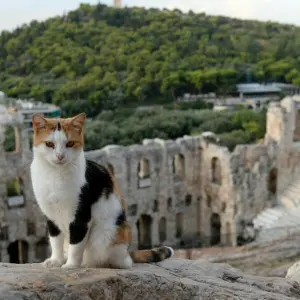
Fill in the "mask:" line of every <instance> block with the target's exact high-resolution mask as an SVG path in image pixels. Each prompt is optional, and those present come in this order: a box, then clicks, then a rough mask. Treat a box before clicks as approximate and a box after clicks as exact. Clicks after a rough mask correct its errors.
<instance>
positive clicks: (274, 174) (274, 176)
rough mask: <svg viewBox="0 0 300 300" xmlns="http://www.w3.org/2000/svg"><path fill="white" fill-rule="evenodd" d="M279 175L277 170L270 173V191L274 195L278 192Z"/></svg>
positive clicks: (274, 169)
mask: <svg viewBox="0 0 300 300" xmlns="http://www.w3.org/2000/svg"><path fill="white" fill-rule="evenodd" d="M277 175H278V170H277V168H273V169H272V170H271V171H270V172H269V178H268V190H269V192H271V193H272V194H276V192H277Z"/></svg>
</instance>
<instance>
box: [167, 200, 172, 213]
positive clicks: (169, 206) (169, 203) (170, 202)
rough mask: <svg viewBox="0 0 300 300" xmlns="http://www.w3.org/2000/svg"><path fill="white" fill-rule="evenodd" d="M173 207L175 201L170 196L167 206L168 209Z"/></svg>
mask: <svg viewBox="0 0 300 300" xmlns="http://www.w3.org/2000/svg"><path fill="white" fill-rule="evenodd" d="M172 207H173V201H172V198H171V197H170V198H168V203H167V208H168V210H170V209H172Z"/></svg>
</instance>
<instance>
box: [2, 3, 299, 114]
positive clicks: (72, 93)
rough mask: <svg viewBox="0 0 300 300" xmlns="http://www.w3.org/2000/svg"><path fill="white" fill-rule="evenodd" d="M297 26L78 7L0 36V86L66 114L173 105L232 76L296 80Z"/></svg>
mask: <svg viewBox="0 0 300 300" xmlns="http://www.w3.org/2000/svg"><path fill="white" fill-rule="evenodd" d="M299 49H300V28H298V27H296V26H291V25H281V24H277V23H270V22H266V23H264V22H256V21H243V20H238V19H232V18H227V17H216V16H214V17H212V16H207V15H205V14H195V13H193V12H189V13H188V14H183V13H181V12H180V11H178V10H173V11H167V10H163V11H161V10H157V9H148V10H146V9H143V8H124V9H116V8H112V7H107V6H106V5H102V4H98V5H95V6H92V5H87V4H82V5H81V6H80V7H79V8H78V9H77V10H75V11H72V12H70V13H68V14H67V15H65V16H60V17H55V18H51V19H48V20H46V21H44V22H37V21H32V22H31V23H30V24H27V25H23V26H21V27H20V28H18V29H16V30H14V31H12V32H8V31H3V32H2V33H1V35H0V90H3V91H4V92H6V93H7V94H8V95H9V96H12V97H25V98H28V97H33V98H35V99H37V100H42V101H45V102H53V103H56V104H58V105H60V106H62V107H63V108H64V109H65V111H66V113H68V114H73V113H77V112H79V111H82V110H83V109H84V110H85V111H86V112H87V113H88V115H89V116H92V117H93V116H96V115H98V113H99V112H100V111H101V110H103V109H115V108H116V107H120V106H127V107H128V106H137V105H140V104H154V103H155V104H157V103H163V102H171V101H173V100H174V99H175V98H176V97H177V96H180V95H182V94H183V93H198V92H199V91H201V92H203V93H207V92H216V93H219V94H227V93H230V92H232V91H234V87H235V84H236V83H239V82H245V81H246V79H247V78H248V79H249V77H251V79H252V80H257V81H275V80H276V81H285V82H292V83H296V84H300V57H299Z"/></svg>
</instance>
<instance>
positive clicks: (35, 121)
mask: <svg viewBox="0 0 300 300" xmlns="http://www.w3.org/2000/svg"><path fill="white" fill-rule="evenodd" d="M46 123H47V121H46V119H45V118H44V117H43V116H41V115H39V114H34V115H33V116H32V126H33V128H34V129H41V128H45V126H46Z"/></svg>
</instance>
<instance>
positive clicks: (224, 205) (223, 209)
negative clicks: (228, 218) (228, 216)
mask: <svg viewBox="0 0 300 300" xmlns="http://www.w3.org/2000/svg"><path fill="white" fill-rule="evenodd" d="M224 212H226V203H225V202H222V213H224Z"/></svg>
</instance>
